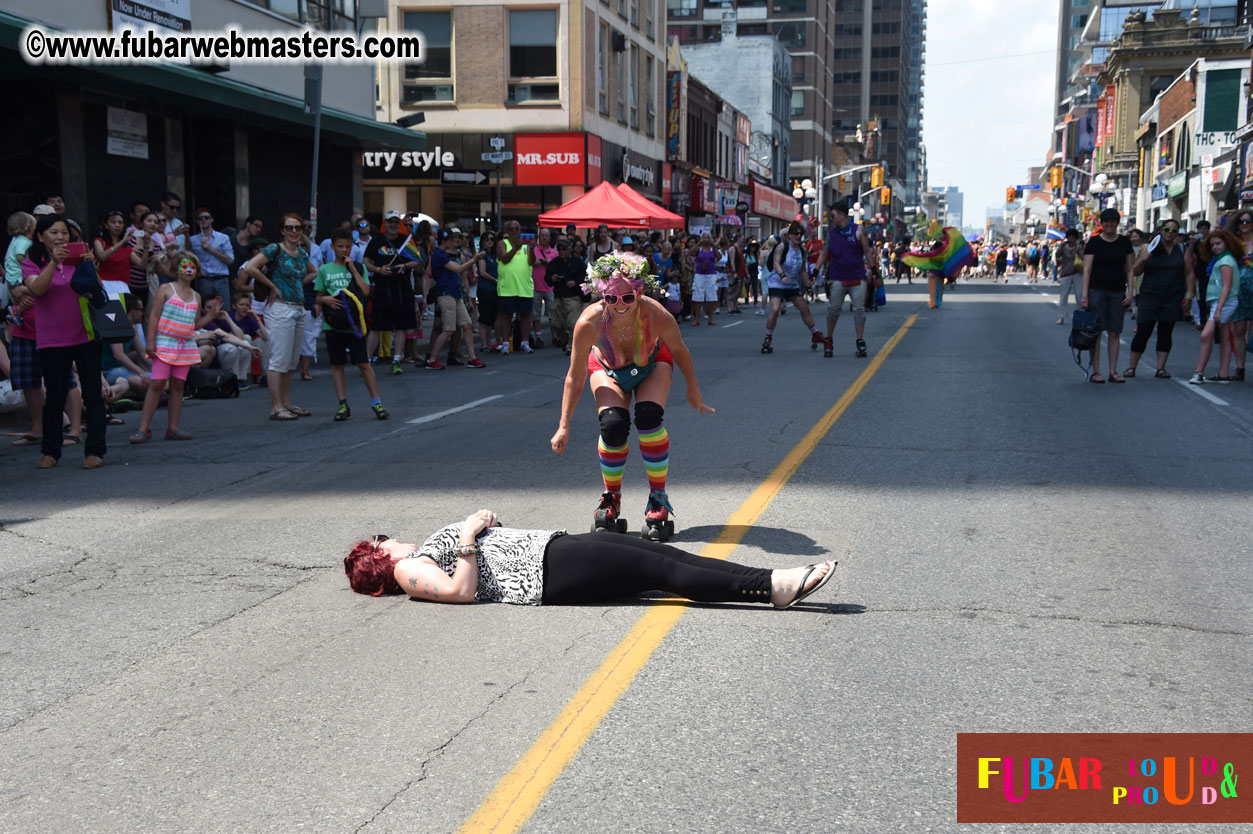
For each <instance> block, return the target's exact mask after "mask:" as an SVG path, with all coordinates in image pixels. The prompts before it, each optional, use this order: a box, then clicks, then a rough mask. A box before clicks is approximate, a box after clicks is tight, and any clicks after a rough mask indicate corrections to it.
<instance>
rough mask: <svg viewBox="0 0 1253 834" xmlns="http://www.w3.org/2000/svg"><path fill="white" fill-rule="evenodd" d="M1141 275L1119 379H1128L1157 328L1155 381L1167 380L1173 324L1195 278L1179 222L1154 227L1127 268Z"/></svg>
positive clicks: (1192, 289) (1192, 293)
mask: <svg viewBox="0 0 1253 834" xmlns="http://www.w3.org/2000/svg"><path fill="white" fill-rule="evenodd" d="M1131 270H1132V272H1134V273H1135V274H1136V275H1137V276H1143V277H1142V278H1141V282H1140V292H1139V295H1138V299H1139V300H1138V301H1137V302H1136V304H1137V307H1136V310H1137V316H1136V332H1135V335H1134V336H1133V337H1132V339H1131V364H1130V365H1129V366H1128V367H1127V370H1125V371H1123V376H1124V377H1127V378H1132V377H1134V376H1135V375H1136V367H1137V366H1138V365H1139V364H1140V357H1142V356H1143V355H1144V351H1145V349H1146V348H1147V347H1148V344H1149V335H1150V334H1152V332H1153V329H1154V328H1156V329H1157V372H1156V373H1155V374H1154V376H1155V377H1157V378H1158V379H1170V371H1168V370H1166V360H1167V359H1168V358H1169V357H1170V349H1171V346H1172V344H1173V342H1172V339H1171V337H1172V334H1173V331H1174V328H1175V324H1176V323H1177V322H1178V321H1179V320H1180V319H1182V318H1183V315H1184V313H1185V311H1187V309H1188V307H1189V306H1190V305H1191V303H1192V298H1193V297H1194V296H1195V295H1196V277H1195V275H1194V274H1193V272H1192V256H1191V254H1190V253H1189V252H1187V250H1186V249H1185V248H1184V246H1183V244H1181V243H1180V242H1179V221H1178V220H1167V221H1165V222H1164V223H1162V225H1161V226H1160V227H1159V228H1158V235H1157V237H1155V238H1154V239H1153V240H1152V242H1150V243H1148V244H1146V245H1145V246H1144V247H1142V248H1141V249H1140V252H1139V254H1138V255H1137V256H1136V260H1135V264H1134V265H1133V266H1132V268H1131Z"/></svg>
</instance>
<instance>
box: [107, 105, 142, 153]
mask: <svg viewBox="0 0 1253 834" xmlns="http://www.w3.org/2000/svg"><path fill="white" fill-rule="evenodd" d="M105 118H106V119H107V121H108V128H107V135H108V139H107V141H106V144H105V149H104V150H105V153H108V154H112V155H113V156H129V157H131V158H133V159H147V158H148V114H147V113H136V112H135V111H134V110H123V109H122V108H120V107H110V108H108V111H107V114H106V117H105Z"/></svg>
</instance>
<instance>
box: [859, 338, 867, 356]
mask: <svg viewBox="0 0 1253 834" xmlns="http://www.w3.org/2000/svg"><path fill="white" fill-rule="evenodd" d="M857 358H858V359H865V358H866V340H865V339H858V340H857Z"/></svg>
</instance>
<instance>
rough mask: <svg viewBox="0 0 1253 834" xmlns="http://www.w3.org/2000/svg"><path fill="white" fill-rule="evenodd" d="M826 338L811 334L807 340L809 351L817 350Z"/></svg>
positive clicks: (818, 334)
mask: <svg viewBox="0 0 1253 834" xmlns="http://www.w3.org/2000/svg"><path fill="white" fill-rule="evenodd" d="M826 340H827V338H826V337H825V336H823V335H822V334H821V333H812V334H810V338H809V349H810V350H817V349H818V346H819V345H821V344H822V343H823V342H825V341H826Z"/></svg>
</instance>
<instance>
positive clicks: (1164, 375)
mask: <svg viewBox="0 0 1253 834" xmlns="http://www.w3.org/2000/svg"><path fill="white" fill-rule="evenodd" d="M1153 376H1155V377H1157V378H1158V379H1170V371H1168V370H1166V369H1165V368H1158V369H1157V373H1155V374H1153Z"/></svg>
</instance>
